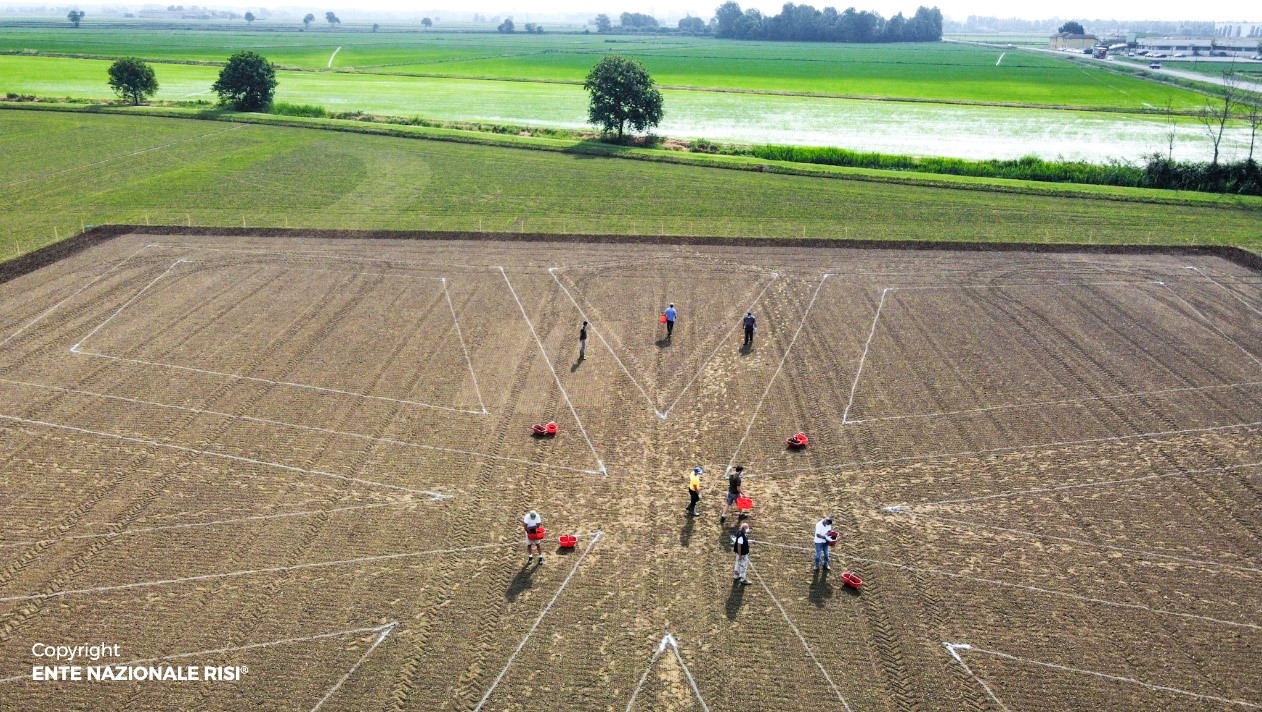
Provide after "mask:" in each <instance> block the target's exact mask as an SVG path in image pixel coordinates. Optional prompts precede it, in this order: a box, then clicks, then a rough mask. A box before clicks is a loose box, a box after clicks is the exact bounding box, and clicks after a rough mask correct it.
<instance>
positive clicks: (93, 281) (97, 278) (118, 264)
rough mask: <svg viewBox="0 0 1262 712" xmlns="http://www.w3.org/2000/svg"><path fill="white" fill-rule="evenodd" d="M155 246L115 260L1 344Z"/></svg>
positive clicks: (145, 246) (146, 247)
mask: <svg viewBox="0 0 1262 712" xmlns="http://www.w3.org/2000/svg"><path fill="white" fill-rule="evenodd" d="M153 246H154V245H144V246H142V247H140V248H139V249H137V250H136V251H135V252H133V253H131V254H130V255H127V256H126V257H124V258H123V259H121V260H119V261H118V262H115V263H114V264H113V265H112V266H111V267H109V268H108V269H106V270H105V271H104V272H101V273H100V274H98V275H97V276H95V277H93V278H92V279H91V280H89V281H88V283H87V284H85V285H83V286H82V287H79V288H78V289H76V290H75V291H74V293H72V294H71V295H70V296H68V297H66V298H65V299H62V300H61V301H59V302H57V303H56V304H54V305H52V306H51V307H49V308H47V309H45V310H44V311H43V312H41V313H40V314H39V316H36V317H35V318H34V319H32V320H31V321H28V322H27V323H26V324H24V325H23V326H22V327H21V328H20V329H18V330H17V331H15V332H13V333H12V334H9V335H8V336H6V337H5V338H4V341H0V346H4V345H5V344H7V343H9V342H10V341H12V340H13V339H15V338H17V336H18V335H20V334H21V333H22V332H24V331H26V330H27V329H29V328H31V327H32V326H35V325H36V324H38V323H39V322H41V321H43V320H44V319H46V318H47V317H48V315H49V314H52V313H53V312H54V311H56V310H57V309H58V308H59V307H61V306H62V305H63V304H65V303H66V302H69V301H70V300H72V299H74V298H75V297H77V296H79V295H80V294H83V293H84V292H85V291H87V290H88V288H90V287H91V286H92V285H94V284H96V283H97V282H99V281H101V280H102V279H105V277H106V276H108V275H109V274H110V273H112V272H114V271H115V270H117V269H118V268H119V267H122V266H123V265H124V264H125V263H127V262H129V261H130V260H131V259H132V258H133V257H135V256H136V255H138V254H140V253H141V252H144V251H145V250H147V249H149V248H150V247H153Z"/></svg>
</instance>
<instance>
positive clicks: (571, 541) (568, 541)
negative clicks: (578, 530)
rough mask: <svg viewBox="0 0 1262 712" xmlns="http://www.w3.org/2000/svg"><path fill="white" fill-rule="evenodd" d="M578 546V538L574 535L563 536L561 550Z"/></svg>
mask: <svg viewBox="0 0 1262 712" xmlns="http://www.w3.org/2000/svg"><path fill="white" fill-rule="evenodd" d="M577 545H578V537H576V536H574V535H573V534H562V535H561V548H562V549H573V548H574V547H575V546H577Z"/></svg>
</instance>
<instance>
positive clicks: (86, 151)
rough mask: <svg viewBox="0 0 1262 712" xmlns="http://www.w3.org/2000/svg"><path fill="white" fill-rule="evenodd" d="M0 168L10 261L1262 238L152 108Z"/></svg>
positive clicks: (982, 198)
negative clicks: (657, 245)
mask: <svg viewBox="0 0 1262 712" xmlns="http://www.w3.org/2000/svg"><path fill="white" fill-rule="evenodd" d="M0 176H3V178H2V179H0V235H2V236H3V237H2V238H0V239H2V241H0V257H11V256H15V255H17V254H20V253H22V252H26V251H29V250H32V249H35V248H38V247H40V246H42V245H45V244H48V243H50V242H52V241H54V240H55V239H57V238H65V237H67V236H69V235H71V234H73V233H76V232H78V231H79V230H80V229H81V228H82V227H83V226H86V225H90V224H104V223H123V222H125V223H146V222H149V223H153V224H160V223H166V224H188V223H191V224H193V225H221V226H231V225H242V224H245V225H248V226H251V227H259V226H290V227H319V228H350V229H363V228H395V229H436V230H477V229H483V230H496V231H517V230H527V231H544V232H595V233H618V234H631V233H650V234H659V233H665V234H692V235H744V236H802V235H808V236H816V237H849V238H863V239H921V240H992V241H1000V242H1010V241H1031V242H1111V243H1122V242H1159V243H1166V244H1187V243H1206V244H1235V245H1243V246H1246V247H1249V248H1251V249H1254V250H1259V249H1262V235H1260V234H1259V232H1258V229H1257V226H1258V224H1259V217H1260V216H1262V210H1259V209H1256V208H1252V209H1248V208H1240V207H1216V206H1212V205H1204V206H1197V205H1174V204H1171V205H1165V204H1152V203H1144V202H1129V201H1125V200H1116V199H1114V200H1104V199H1099V198H1093V197H1081V198H1068V197H1056V196H1040V195H1020V194H1010V193H992V192H987V191H984V190H959V189H949V188H933V187H923V186H908V185H896V184H882V183H872V182H865V181H853V180H841V179H826V178H819V177H805V176H793V175H778V174H772V173H763V172H751V171H733V170H722V169H717V168H705V167H698V166H685V165H673V164H663V163H650V162H641V161H629V160H622V159H617V158H600V157H593V156H590V155H577V154H570V153H556V152H544V151H528V150H521V149H512V148H500V147H492V146H479V145H468V144H459V143H447V142H437V141H428V140H416V139H406V138H393V137H385V136H369V135H361V134H348V133H338V132H331V131H319V130H312V129H301V128H283V127H272V126H259V125H240V124H234V123H225V122H207V121H194V120H184V119H166V118H153V117H141V116H120V115H95V114H87V113H81V114H73V113H53V112H34V111H18V110H3V111H0ZM1110 194H1112V195H1114V196H1124V195H1127V194H1128V193H1127V192H1126V191H1124V190H1120V189H1115V190H1113V191H1110ZM1132 195H1135V196H1139V195H1142V193H1138V192H1136V193H1133V194H1132ZM1153 226H1160V229H1153Z"/></svg>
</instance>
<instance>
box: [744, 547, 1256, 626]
mask: <svg viewBox="0 0 1262 712" xmlns="http://www.w3.org/2000/svg"><path fill="white" fill-rule="evenodd" d="M751 541H756V542H758V543H759V544H762V545H763V546H774V547H778V548H781V549H790V550H793V551H811V549H809V548H807V547H805V546H794V545H792V544H779V543H776V542H773V541H763V540H761V539H753V540H751ZM850 560H851V561H861V562H863V563H867V564H876V565H877V566H888V567H890V568H895V569H901V570H903V571H910V572H913V573H917V572H918V573H925V574H932V575H934V576H944V577H946V578H955V579H961V580H964V581H976V582H978V583H985V584H990V585H992V586H1004V587H1006V588H1019V589H1022V590H1025V591H1033V592H1035V593H1042V594H1046V595H1048V596H1059V597H1061V598H1070V599H1073V600H1075V601H1082V602H1083V603H1095V604H1099V605H1102V606H1112V607H1115V608H1128V609H1131V610H1136V611H1147V612H1149V613H1155V614H1157V615H1163V616H1174V617H1176V618H1188V619H1193V620H1199V621H1205V622H1207V623H1213V624H1216V625H1223V626H1230V627H1233V628H1251V629H1253V630H1262V625H1258V624H1257V623H1249V622H1246V621H1229V620H1223V619H1221V618H1213V617H1211V616H1202V615H1198V614H1196V613H1184V612H1182V611H1171V610H1166V609H1164V608H1152V607H1150V606H1145V605H1143V604H1141V603H1123V602H1121V601H1110V600H1108V599H1104V598H1094V597H1091V596H1083V595H1080V594H1077V593H1070V592H1068V591H1057V590H1055V589H1050V588H1042V587H1039V586H1030V585H1028V584H1023V583H1012V582H1011V581H1000V580H998V579H989V578H983V577H981V576H970V575H968V574H961V573H956V572H954V571H942V570H940V569H931V568H928V567H925V566H911V565H909V564H900V563H897V562H893V561H882V560H880V559H869V558H865V557H862V556H852V557H850Z"/></svg>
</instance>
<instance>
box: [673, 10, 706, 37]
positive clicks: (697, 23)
mask: <svg viewBox="0 0 1262 712" xmlns="http://www.w3.org/2000/svg"><path fill="white" fill-rule="evenodd" d="M679 31H680V32H690V33H692V34H694V35H700V34H704V33H705V20H702V19H701V18H700V17H693V16H691V15H689V16H687V17H685V18H684V19H682V20H680V21H679Z"/></svg>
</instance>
